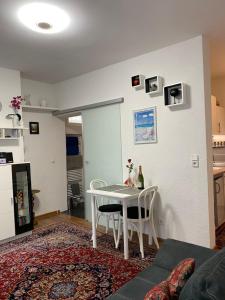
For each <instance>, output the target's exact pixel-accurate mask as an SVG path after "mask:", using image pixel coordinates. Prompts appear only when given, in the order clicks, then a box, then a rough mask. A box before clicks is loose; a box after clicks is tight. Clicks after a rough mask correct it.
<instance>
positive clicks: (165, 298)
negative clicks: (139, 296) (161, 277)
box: [144, 281, 170, 300]
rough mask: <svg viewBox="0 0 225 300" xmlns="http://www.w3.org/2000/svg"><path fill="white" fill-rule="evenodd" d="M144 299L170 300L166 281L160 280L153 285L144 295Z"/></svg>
mask: <svg viewBox="0 0 225 300" xmlns="http://www.w3.org/2000/svg"><path fill="white" fill-rule="evenodd" d="M144 300H170V291H169V285H168V282H167V281H162V282H161V283H159V284H158V285H156V286H155V287H153V288H152V289H151V290H150V291H149V292H148V293H147V294H146V295H145V298H144Z"/></svg>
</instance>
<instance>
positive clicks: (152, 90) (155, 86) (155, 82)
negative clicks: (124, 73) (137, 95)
mask: <svg viewBox="0 0 225 300" xmlns="http://www.w3.org/2000/svg"><path fill="white" fill-rule="evenodd" d="M145 92H146V94H149V95H150V96H156V95H160V94H162V92H163V80H162V77H160V76H154V77H150V78H147V79H145Z"/></svg>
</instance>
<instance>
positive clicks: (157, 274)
mask: <svg viewBox="0 0 225 300" xmlns="http://www.w3.org/2000/svg"><path fill="white" fill-rule="evenodd" d="M169 275H170V271H168V270H166V269H162V268H160V267H158V266H154V265H153V266H151V267H148V268H146V269H145V270H144V271H142V272H141V273H139V274H138V277H139V278H142V279H144V280H148V281H151V282H153V283H155V285H156V284H158V283H160V282H161V281H164V280H166V279H167V278H168V277H169Z"/></svg>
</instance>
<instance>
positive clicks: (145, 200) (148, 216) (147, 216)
mask: <svg viewBox="0 0 225 300" xmlns="http://www.w3.org/2000/svg"><path fill="white" fill-rule="evenodd" d="M157 190H158V187H156V186H152V187H149V188H146V189H144V190H143V191H142V192H141V193H140V194H139V196H138V206H130V207H128V208H127V221H128V226H129V225H130V229H131V234H130V236H129V239H130V240H131V239H132V235H133V229H136V230H137V234H138V239H139V244H140V252H141V256H142V258H144V245H143V227H144V224H147V223H148V224H149V227H150V228H149V229H151V230H152V235H151V230H149V244H150V241H151V239H152V237H153V240H154V242H155V244H156V247H157V248H158V249H159V243H158V240H157V236H156V231H155V224H154V216H153V210H154V204H155V199H156V194H157ZM122 216H123V212H122V211H121V217H120V219H119V225H118V237H117V241H116V248H118V245H119V240H120V235H121V223H122Z"/></svg>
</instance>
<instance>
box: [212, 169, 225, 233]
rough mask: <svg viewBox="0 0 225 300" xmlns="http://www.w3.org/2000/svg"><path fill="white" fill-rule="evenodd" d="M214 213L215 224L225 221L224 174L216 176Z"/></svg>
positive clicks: (218, 224)
mask: <svg viewBox="0 0 225 300" xmlns="http://www.w3.org/2000/svg"><path fill="white" fill-rule="evenodd" d="M214 205H215V206H214V213H215V226H216V227H219V226H220V225H222V224H223V223H224V222H225V198H224V174H223V173H221V174H218V175H216V176H214Z"/></svg>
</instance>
